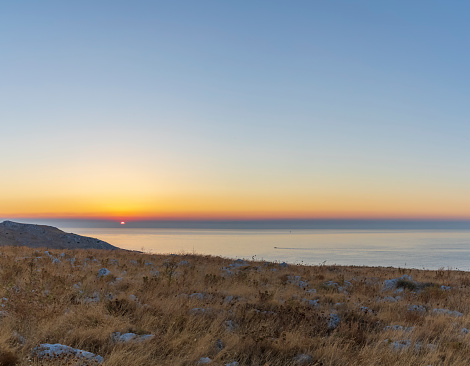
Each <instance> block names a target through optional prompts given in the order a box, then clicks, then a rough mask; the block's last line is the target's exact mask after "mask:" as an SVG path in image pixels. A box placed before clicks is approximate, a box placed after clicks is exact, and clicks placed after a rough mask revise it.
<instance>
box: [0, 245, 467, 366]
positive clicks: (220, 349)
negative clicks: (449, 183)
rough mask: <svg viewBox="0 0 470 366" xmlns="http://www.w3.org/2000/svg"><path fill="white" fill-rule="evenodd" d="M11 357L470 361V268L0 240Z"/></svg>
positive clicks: (103, 361) (52, 361) (0, 355)
mask: <svg viewBox="0 0 470 366" xmlns="http://www.w3.org/2000/svg"><path fill="white" fill-rule="evenodd" d="M0 249H1V251H0V299H1V300H0V307H1V320H0V328H1V332H0V364H3V365H46V364H47V365H61V364H63V365H66V364H67V365H70V364H72V365H73V364H76V365H95V364H100V365H103V366H108V365H202V364H212V365H230V366H236V365H379V364H381V365H467V364H468V359H470V347H469V346H470V336H469V335H468V333H469V329H470V317H469V314H470V305H469V301H468V300H469V299H470V290H469V287H468V286H469V284H470V274H469V273H467V272H461V271H451V270H444V269H441V270H438V271H423V270H408V269H407V270H404V269H398V268H371V267H342V266H303V265H290V264H286V263H273V262H263V261H247V260H243V259H239V260H233V259H226V258H219V257H209V256H198V255H184V254H180V255H154V254H145V253H133V252H126V251H120V250H115V251H103V250H54V249H37V250H36V249H31V248H24V247H3V248H0Z"/></svg>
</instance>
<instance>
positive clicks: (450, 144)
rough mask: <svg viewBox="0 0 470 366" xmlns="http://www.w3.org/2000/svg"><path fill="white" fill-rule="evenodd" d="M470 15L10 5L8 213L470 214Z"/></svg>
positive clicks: (0, 96) (398, 8) (6, 16)
mask: <svg viewBox="0 0 470 366" xmlns="http://www.w3.org/2000/svg"><path fill="white" fill-rule="evenodd" d="M469 13H470V4H468V3H467V2H463V1H460V2H444V1H429V0H427V1H393V2H382V1H376V0H371V1H350V0H347V1H295V2H292V1H272V0H270V1H205V0H202V1H165V2H164V1H117V0H112V1H96V0H94V1H74V2H72V1H63V0H61V1H59V0H57V1H48V0H44V1H21V2H20V1H8V2H2V4H1V5H0V47H1V48H0V49H1V51H0V52H1V57H0V70H1V75H2V76H1V80H0V105H1V107H0V123H1V135H0V141H1V143H0V169H1V176H0V177H1V179H0V217H1V218H9V219H14V218H26V217H27V218H31V217H36V218H40V217H52V218H60V217H66V218H74V217H79V218H106V219H116V220H133V219H134V220H135V219H159V218H167V219H181V218H184V219H271V218H277V219H280V218H288V219H297V218H423V219H429V218H431V219H465V220H466V219H470V169H469V157H470V154H469V153H470V121H469V116H470V99H469V98H470V80H469V79H470V72H469V65H470V49H469V47H468V45H469V44H470V23H469V22H468V14H469Z"/></svg>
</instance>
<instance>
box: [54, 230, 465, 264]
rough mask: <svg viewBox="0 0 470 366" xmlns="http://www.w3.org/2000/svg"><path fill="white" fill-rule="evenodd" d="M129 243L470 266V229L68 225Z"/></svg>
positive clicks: (330, 260)
mask: <svg viewBox="0 0 470 366" xmlns="http://www.w3.org/2000/svg"><path fill="white" fill-rule="evenodd" d="M63 230H64V231H67V232H74V233H76V234H80V235H86V236H91V237H95V238H99V239H101V240H104V241H107V242H108V243H110V244H113V245H115V246H118V247H120V248H124V249H133V250H143V251H146V252H151V253H176V254H178V253H198V254H211V255H217V256H224V257H231V258H246V259H252V258H255V259H257V260H267V261H281V262H283V261H285V262H289V263H304V264H320V263H323V262H326V264H340V265H366V266H393V267H405V268H421V269H422V268H426V269H438V268H446V269H447V268H453V269H460V270H465V271H469V270H470V230H459V231H455V230H390V231H382V230H292V231H289V230H206V229H130V228H116V229H96V228H93V229H90V228H81V229H78V228H73V229H67V228H65V229H63Z"/></svg>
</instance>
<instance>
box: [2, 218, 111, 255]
mask: <svg viewBox="0 0 470 366" xmlns="http://www.w3.org/2000/svg"><path fill="white" fill-rule="evenodd" d="M4 245H13V246H25V247H31V248H51V249H111V250H112V249H119V248H117V247H115V246H113V245H111V244H109V243H106V242H104V241H102V240H99V239H95V238H90V237H87V236H82V235H77V234H72V233H66V232H64V231H62V230H60V229H58V228H56V227H53V226H47V225H34V224H22V223H18V222H13V221H3V222H2V223H0V246H4Z"/></svg>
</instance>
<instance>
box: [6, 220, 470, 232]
mask: <svg viewBox="0 0 470 366" xmlns="http://www.w3.org/2000/svg"><path fill="white" fill-rule="evenodd" d="M5 220H8V221H17V222H24V223H31V224H38V225H51V226H56V227H59V228H60V227H63V228H122V229H126V228H131V229H132V228H134V229H152V228H155V229H285V230H296V229H297V230H299V229H364V230H367V229H371V230H373V229H376V230H393V229H410V230H413V229H437V230H439V229H470V219H458V220H455V219H449V218H446V219H436V218H435V219H423V218H419V219H418V218H406V219H403V218H392V219H384V218H370V219H365V218H360V219H358V218H341V219H336V218H335V219H332V218H322V219H318V218H317V219H244V220H242V219H231V220H229V219H218V220H201V219H198V220H196V219H193V220H181V219H179V220H175V219H159V220H148V219H147V220H131V221H125V224H121V221H124V220H116V219H83V218H26V217H25V218H14V219H2V218H0V221H5Z"/></svg>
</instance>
